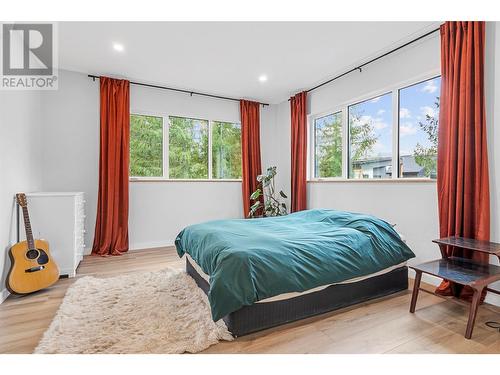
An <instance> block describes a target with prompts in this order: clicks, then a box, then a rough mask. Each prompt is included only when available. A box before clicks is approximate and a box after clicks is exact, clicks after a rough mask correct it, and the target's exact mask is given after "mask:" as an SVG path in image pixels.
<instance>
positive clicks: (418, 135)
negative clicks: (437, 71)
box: [399, 77, 441, 155]
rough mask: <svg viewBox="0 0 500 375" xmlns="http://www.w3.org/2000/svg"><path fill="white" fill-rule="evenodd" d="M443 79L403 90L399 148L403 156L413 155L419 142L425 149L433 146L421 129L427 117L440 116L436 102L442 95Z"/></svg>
mask: <svg viewBox="0 0 500 375" xmlns="http://www.w3.org/2000/svg"><path fill="white" fill-rule="evenodd" d="M440 87H441V77H437V78H434V79H431V80H428V81H425V82H422V83H418V84H416V85H413V86H410V87H407V88H404V89H402V90H401V91H400V92H399V119H400V120H399V122H400V129H399V148H400V150H401V151H400V154H401V155H408V154H410V155H411V154H413V149H414V148H415V145H416V144H417V142H419V143H420V144H421V145H422V146H424V147H429V146H430V145H431V144H430V143H429V140H428V139H427V134H426V133H425V132H424V131H422V130H421V129H420V126H419V124H418V123H419V122H420V121H421V122H425V115H426V114H429V115H430V116H439V110H438V109H436V106H435V104H434V102H435V101H436V98H437V97H438V96H439V95H440V94H439V92H440Z"/></svg>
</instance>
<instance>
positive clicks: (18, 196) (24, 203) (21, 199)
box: [16, 193, 28, 207]
mask: <svg viewBox="0 0 500 375" xmlns="http://www.w3.org/2000/svg"><path fill="white" fill-rule="evenodd" d="M16 200H17V203H18V204H19V205H20V206H21V207H26V206H28V201H27V200H26V194H24V193H17V194H16Z"/></svg>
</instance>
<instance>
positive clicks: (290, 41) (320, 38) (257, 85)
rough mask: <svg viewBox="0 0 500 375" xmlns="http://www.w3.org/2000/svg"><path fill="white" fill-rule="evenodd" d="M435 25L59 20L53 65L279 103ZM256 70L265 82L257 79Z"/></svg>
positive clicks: (427, 23)
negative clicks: (118, 47)
mask: <svg viewBox="0 0 500 375" xmlns="http://www.w3.org/2000/svg"><path fill="white" fill-rule="evenodd" d="M436 25H437V23H436V22H103V23H99V22H61V23H59V68H60V69H66V70H72V71H77V72H83V73H90V74H97V75H110V76H113V77H124V78H128V79H131V80H135V81H141V82H148V83H154V84H160V85H168V86H170V87H176V88H183V89H188V90H194V91H201V92H206V93H211V94H217V95H223V96H231V97H236V98H246V99H254V100H260V101H262V102H268V103H279V102H281V101H283V100H285V99H287V98H288V97H289V96H290V95H291V94H294V93H296V92H298V91H300V90H301V89H306V88H309V87H311V86H314V85H315V84H317V83H320V82H321V81H323V80H325V79H328V78H331V77H332V76H334V75H335V74H336V73H341V72H343V71H344V70H346V69H348V68H352V67H353V66H354V65H356V64H357V63H359V62H363V61H366V60H367V59H368V58H370V57H373V56H375V55H377V54H378V53H381V52H384V51H387V50H389V49H390V48H392V47H394V46H397V45H399V44H401V43H404V42H405V41H408V40H410V39H412V38H414V37H416V36H418V35H421V34H423V33H425V32H426V31H429V30H431V29H433V28H435V27H436ZM113 43H120V44H122V45H123V47H124V50H123V51H122V52H117V51H115V50H114V49H113ZM262 74H265V75H266V76H267V77H268V80H267V82H264V83H261V82H259V80H258V77H259V76H260V75H262Z"/></svg>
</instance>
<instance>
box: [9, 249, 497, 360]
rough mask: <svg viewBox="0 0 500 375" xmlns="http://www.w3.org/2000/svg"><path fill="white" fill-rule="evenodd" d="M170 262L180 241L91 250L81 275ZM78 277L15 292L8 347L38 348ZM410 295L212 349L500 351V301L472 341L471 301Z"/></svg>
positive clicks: (482, 315)
mask: <svg viewBox="0 0 500 375" xmlns="http://www.w3.org/2000/svg"><path fill="white" fill-rule="evenodd" d="M164 267H172V268H179V269H183V268H184V262H183V261H181V260H180V259H179V258H178V257H177V254H176V252H175V249H174V248H173V247H168V248H158V249H145V250H140V251H133V252H129V253H128V254H125V255H123V256H120V257H107V258H102V257H92V256H88V257H85V259H84V260H83V262H82V263H81V265H80V267H79V269H78V273H77V277H83V276H89V275H90V276H97V277H110V276H114V275H119V274H123V273H128V272H138V271H155V270H160V269H162V268H164ZM74 281H75V279H61V280H60V281H59V282H58V283H57V284H56V285H54V286H52V287H51V288H49V289H48V290H45V291H42V292H39V293H36V294H33V295H29V296H24V297H17V296H10V297H9V298H8V299H7V300H6V301H5V302H4V303H3V304H1V305H0V353H31V352H32V351H33V349H34V348H35V347H36V345H37V343H38V341H39V340H40V338H41V336H42V334H43V332H44V331H45V330H46V329H47V328H48V326H49V324H50V322H51V320H52V318H53V317H54V315H55V313H56V311H57V308H58V307H59V304H60V303H61V301H62V299H63V297H64V294H65V292H66V290H67V288H68V287H69V286H70V285H71V284H72V283H73V282H74ZM423 287H427V288H429V290H431V289H432V287H431V286H426V285H423ZM410 296H411V294H410V292H409V291H405V292H402V293H399V294H396V295H393V296H390V297H385V298H382V299H378V300H375V301H372V302H368V303H363V304H360V305H356V306H354V307H349V308H346V309H342V310H338V311H335V312H331V313H327V314H323V315H320V316H317V317H313V318H309V319H305V320H301V321H298V322H294V323H290V324H286V325H283V326H280V327H275V328H272V329H268V330H266V331H262V332H258V333H255V334H251V335H248V336H244V337H240V338H238V339H236V340H234V341H232V342H222V343H220V344H218V345H214V346H212V347H210V348H208V349H207V350H206V351H205V352H206V353H500V333H499V332H498V331H496V330H494V329H491V328H488V327H486V326H485V325H484V323H485V322H486V321H488V320H496V321H500V308H498V307H495V306H492V305H488V304H484V305H482V306H481V307H480V308H479V312H478V317H477V322H476V327H475V329H474V333H473V336H472V340H466V339H465V338H464V337H463V335H464V331H465V326H466V324H467V312H468V305H467V304H466V303H463V302H461V301H457V300H453V299H442V298H439V297H436V296H433V295H431V294H428V293H420V296H419V300H418V303H417V311H416V313H415V314H410V313H409V312H408V308H409V304H410Z"/></svg>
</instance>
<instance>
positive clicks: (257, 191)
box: [250, 189, 262, 203]
mask: <svg viewBox="0 0 500 375" xmlns="http://www.w3.org/2000/svg"><path fill="white" fill-rule="evenodd" d="M261 194H262V191H261V190H260V189H257V190H255V191H254V192H253V193H252V195H250V199H251V200H256V199H259V197H260V195H261ZM259 203H260V202H259Z"/></svg>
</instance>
